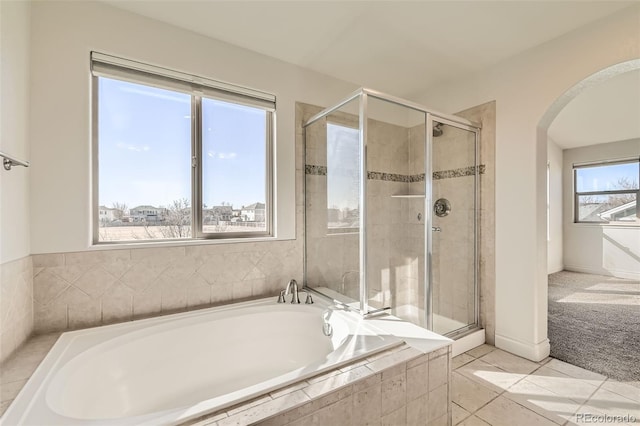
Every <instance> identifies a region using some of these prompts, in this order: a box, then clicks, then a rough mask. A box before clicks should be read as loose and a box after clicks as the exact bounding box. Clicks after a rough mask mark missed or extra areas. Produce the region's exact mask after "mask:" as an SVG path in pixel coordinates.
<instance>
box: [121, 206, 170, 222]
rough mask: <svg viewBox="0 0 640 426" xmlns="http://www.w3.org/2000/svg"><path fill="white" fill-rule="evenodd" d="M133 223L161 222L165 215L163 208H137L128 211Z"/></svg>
mask: <svg viewBox="0 0 640 426" xmlns="http://www.w3.org/2000/svg"><path fill="white" fill-rule="evenodd" d="M129 214H130V216H131V220H132V221H134V222H162V221H163V220H164V219H165V217H166V214H167V209H165V208H164V207H153V206H138V207H135V208H133V209H131V210H129Z"/></svg>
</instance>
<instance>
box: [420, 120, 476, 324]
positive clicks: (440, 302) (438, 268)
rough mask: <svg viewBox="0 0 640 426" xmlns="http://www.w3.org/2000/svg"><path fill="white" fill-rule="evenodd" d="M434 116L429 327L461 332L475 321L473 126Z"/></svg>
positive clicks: (474, 164) (474, 141)
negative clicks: (447, 121)
mask: <svg viewBox="0 0 640 426" xmlns="http://www.w3.org/2000/svg"><path fill="white" fill-rule="evenodd" d="M437 120H438V119H437V118H434V121H433V138H432V141H433V142H432V149H431V154H432V163H431V164H432V171H433V174H432V176H433V179H432V187H431V189H432V197H431V198H432V200H431V202H432V206H431V208H432V234H431V245H432V247H431V293H432V321H433V327H432V328H433V331H435V332H436V333H438V334H449V335H451V334H456V333H457V332H464V331H466V330H467V329H469V328H472V327H474V326H475V325H476V324H477V313H478V303H477V300H478V298H477V294H476V293H477V284H476V283H477V276H476V275H477V272H476V271H477V269H478V268H477V266H478V265H477V230H478V224H477V223H478V217H477V208H476V207H477V206H478V205H479V194H478V192H477V188H478V184H479V182H478V176H479V173H480V170H479V169H477V167H476V164H477V143H476V138H477V133H476V132H477V131H474V130H473V129H470V128H469V129H467V128H464V127H462V126H461V125H458V124H455V123H445V122H444V121H445V120H442V122H440V121H437Z"/></svg>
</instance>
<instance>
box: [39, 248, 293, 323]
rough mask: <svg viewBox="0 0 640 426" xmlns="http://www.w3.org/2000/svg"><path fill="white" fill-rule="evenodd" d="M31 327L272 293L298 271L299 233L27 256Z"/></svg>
mask: <svg viewBox="0 0 640 426" xmlns="http://www.w3.org/2000/svg"><path fill="white" fill-rule="evenodd" d="M33 271H34V273H33V275H34V278H33V286H34V294H33V298H34V311H35V332H36V333H44V332H49V331H56V330H68V329H76V328H84V327H91V326H97V325H101V324H109V323H113V322H121V321H129V320H132V319H136V318H141V317H146V316H152V315H157V314H162V313H170V312H177V311H183V310H188V309H193V308H200V307H206V306H210V305H215V304H220V303H225V302H230V301H234V300H240V299H245V298H248V297H253V296H261V295H265V296H267V295H275V294H277V292H278V291H279V290H280V289H281V288H284V285H285V284H286V282H287V281H288V280H289V279H291V278H295V279H297V280H301V279H302V250H301V247H299V245H298V243H297V241H295V240H294V241H273V242H263V243H251V242H247V243H233V244H215V245H195V246H181V247H167V248H140V249H130V250H127V249H125V250H117V249H111V250H100V251H97V250H96V251H86V252H77V253H59V254H41V255H34V256H33Z"/></svg>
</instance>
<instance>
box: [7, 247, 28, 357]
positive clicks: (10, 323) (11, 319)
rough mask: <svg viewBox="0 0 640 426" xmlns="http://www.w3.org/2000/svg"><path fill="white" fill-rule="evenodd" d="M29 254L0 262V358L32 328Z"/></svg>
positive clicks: (23, 339) (12, 348) (16, 345)
mask: <svg viewBox="0 0 640 426" xmlns="http://www.w3.org/2000/svg"><path fill="white" fill-rule="evenodd" d="M31 262H32V260H31V256H26V257H23V258H22V259H18V260H14V261H11V262H6V263H3V264H2V265H0V271H1V272H0V304H1V306H0V362H1V361H4V360H5V359H6V358H7V357H9V355H11V353H13V351H15V350H16V348H17V347H18V346H20V345H21V344H22V343H23V342H24V341H25V340H26V339H27V337H29V335H30V334H31V332H32V331H33V267H32V263H31Z"/></svg>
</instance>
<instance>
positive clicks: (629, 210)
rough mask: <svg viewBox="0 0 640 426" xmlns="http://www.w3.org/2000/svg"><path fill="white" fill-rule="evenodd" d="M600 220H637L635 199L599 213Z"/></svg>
mask: <svg viewBox="0 0 640 426" xmlns="http://www.w3.org/2000/svg"><path fill="white" fill-rule="evenodd" d="M598 216H600V218H601V220H606V221H609V222H613V221H623V222H633V221H636V220H638V211H637V208H636V200H633V201H630V202H628V203H626V204H622V205H620V206H618V207H614V208H612V209H609V210H606V211H604V212H602V213H600V214H598Z"/></svg>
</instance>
